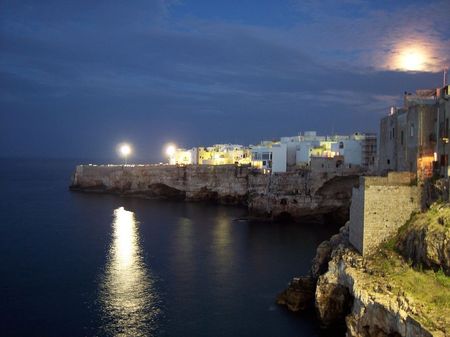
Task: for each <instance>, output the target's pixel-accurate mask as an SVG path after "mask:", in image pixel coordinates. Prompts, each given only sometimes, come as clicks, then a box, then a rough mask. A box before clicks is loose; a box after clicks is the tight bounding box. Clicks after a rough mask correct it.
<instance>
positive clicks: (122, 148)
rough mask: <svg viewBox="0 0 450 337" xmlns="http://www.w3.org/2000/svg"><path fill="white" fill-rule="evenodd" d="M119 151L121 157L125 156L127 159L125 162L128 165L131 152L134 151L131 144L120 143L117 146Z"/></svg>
mask: <svg viewBox="0 0 450 337" xmlns="http://www.w3.org/2000/svg"><path fill="white" fill-rule="evenodd" d="M117 152H118V153H119V155H120V156H121V157H123V158H124V159H125V162H124V164H125V165H127V163H128V156H129V155H130V154H131V152H133V149H132V148H131V145H129V144H127V143H122V144H119V146H118V147H117Z"/></svg>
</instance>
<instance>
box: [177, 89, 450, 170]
mask: <svg viewBox="0 0 450 337" xmlns="http://www.w3.org/2000/svg"><path fill="white" fill-rule="evenodd" d="M449 88H450V86H449V85H446V86H444V87H442V88H438V89H429V90H417V91H416V93H415V94H412V93H407V92H405V95H404V104H403V107H400V108H399V107H391V108H390V111H389V114H388V115H387V116H386V117H384V118H382V119H381V122H380V132H379V138H378V139H377V135H376V134H374V133H354V134H351V135H332V136H319V135H318V134H317V132H315V131H306V132H303V133H300V134H299V135H297V136H293V137H281V138H280V139H279V140H276V141H262V142H261V143H260V144H258V145H249V146H244V145H237V144H216V145H213V146H208V147H203V146H201V147H194V148H191V149H182V148H176V149H175V150H174V151H172V153H171V154H170V156H169V163H170V164H172V165H190V164H194V165H226V164H236V165H251V166H252V167H255V168H257V169H261V170H264V171H265V172H272V173H277V172H287V171H290V170H295V169H296V168H310V169H311V170H314V171H317V172H342V173H352V172H361V171H372V172H375V171H376V172H377V173H385V172H388V171H410V172H414V173H416V174H417V176H418V177H419V178H427V177H431V176H432V175H433V174H439V175H440V176H445V177H448V176H449V173H450V172H449V163H448V154H449V151H450V144H449V118H450V103H449V90H450V89H449Z"/></svg>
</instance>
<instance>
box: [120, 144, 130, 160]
mask: <svg viewBox="0 0 450 337" xmlns="http://www.w3.org/2000/svg"><path fill="white" fill-rule="evenodd" d="M120 153H121V154H122V156H124V157H127V156H128V155H129V154H130V153H131V147H130V145H128V144H122V145H121V146H120Z"/></svg>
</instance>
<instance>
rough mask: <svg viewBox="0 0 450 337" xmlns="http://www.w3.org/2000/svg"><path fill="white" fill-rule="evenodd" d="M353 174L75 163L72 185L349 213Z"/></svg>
mask: <svg viewBox="0 0 450 337" xmlns="http://www.w3.org/2000/svg"><path fill="white" fill-rule="evenodd" d="M358 183H359V181H358V176H336V175H335V174H326V173H312V172H311V171H309V170H296V171H292V172H286V173H276V174H272V175H271V174H263V173H262V172H261V171H258V170H254V169H252V168H251V167H240V166H235V165H216V166H213V165H188V166H175V165H133V166H131V165H128V166H121V165H100V166H95V165H79V166H77V168H76V171H75V173H74V176H73V179H72V184H71V187H70V188H71V189H72V190H75V191H85V192H98V193H115V194H120V195H125V196H138V197H143V198H163V199H176V200H186V201H213V202H218V203H224V204H239V205H245V206H247V207H248V209H249V211H250V214H251V215H252V216H258V217H268V218H271V219H281V218H286V219H300V218H303V217H311V216H313V217H322V216H327V215H330V214H332V215H333V217H334V218H335V219H336V221H337V222H339V221H342V219H346V218H347V217H348V209H349V204H350V199H351V191H352V188H353V187H355V186H357V185H358Z"/></svg>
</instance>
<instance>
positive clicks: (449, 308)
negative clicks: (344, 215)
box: [277, 205, 450, 337]
mask: <svg viewBox="0 0 450 337" xmlns="http://www.w3.org/2000/svg"><path fill="white" fill-rule="evenodd" d="M449 215H450V207H449V205H445V206H439V208H432V209H431V210H430V211H429V212H427V213H425V214H422V215H415V216H414V217H413V218H412V219H411V221H409V222H408V223H407V224H406V225H405V226H404V227H403V228H401V230H400V231H399V233H398V235H397V236H395V237H394V238H392V239H391V241H389V242H387V243H385V244H384V245H382V246H381V247H380V248H379V250H378V251H377V252H376V253H375V254H373V255H370V256H368V257H365V258H363V257H362V256H361V255H360V254H359V253H358V252H357V251H356V250H355V249H353V248H352V247H351V245H350V244H349V241H348V224H347V225H346V226H345V227H343V228H342V229H341V231H340V233H339V234H337V235H335V236H333V237H332V238H331V239H330V240H329V241H325V242H323V243H322V244H321V245H320V246H319V247H318V249H317V254H316V257H315V258H314V260H313V265H312V268H311V271H310V273H309V275H307V276H304V277H299V278H294V279H293V281H292V282H291V283H290V285H289V287H288V288H287V289H286V290H285V291H284V292H283V293H281V294H280V295H279V296H278V299H277V302H278V303H279V304H282V305H286V306H287V307H288V308H289V309H290V310H293V311H302V310H308V309H314V310H315V311H316V313H317V315H318V317H319V318H320V320H321V322H322V324H323V325H324V327H336V326H339V325H340V324H343V323H344V322H345V325H346V330H347V336H354V337H369V336H380V337H381V336H407V337H412V336H439V337H441V336H448V335H450V278H449V277H448V276H446V275H445V273H444V271H443V270H445V268H447V267H448V261H449V260H448V255H446V254H448V252H449V245H450V244H449V241H448V236H447V235H448V222H447V221H448V220H450V217H449ZM425 219H427V220H425ZM439 219H441V220H439ZM438 226H440V227H439V228H435V227H438ZM424 233H427V234H424ZM436 233H440V234H436ZM442 233H446V234H442ZM402 255H403V256H405V257H406V258H407V260H405V258H403V257H402ZM426 266H430V267H432V268H434V269H435V270H434V271H433V270H428V269H424V268H425V267H426Z"/></svg>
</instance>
